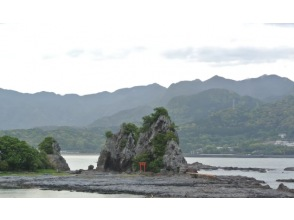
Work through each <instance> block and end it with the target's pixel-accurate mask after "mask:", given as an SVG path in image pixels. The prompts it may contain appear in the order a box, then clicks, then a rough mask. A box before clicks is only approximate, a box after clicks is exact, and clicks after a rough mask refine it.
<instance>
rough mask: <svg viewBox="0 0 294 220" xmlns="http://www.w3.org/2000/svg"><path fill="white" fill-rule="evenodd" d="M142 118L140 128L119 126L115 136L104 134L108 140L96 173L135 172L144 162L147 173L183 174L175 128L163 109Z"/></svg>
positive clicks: (181, 157)
mask: <svg viewBox="0 0 294 220" xmlns="http://www.w3.org/2000/svg"><path fill="white" fill-rule="evenodd" d="M154 110H155V112H154V113H152V114H151V115H148V116H145V117H143V126H142V127H141V128H138V127H137V126H136V125H134V124H131V123H129V124H126V123H124V124H122V126H121V129H120V131H119V132H118V133H117V134H112V133H111V132H106V136H107V140H106V143H105V147H104V149H103V150H102V151H101V153H100V156H99V159H98V163H97V170H101V171H118V172H124V171H129V172H132V171H138V170H139V165H138V164H139V162H146V165H147V167H146V169H147V171H152V172H159V171H164V170H166V171H172V172H174V173H178V172H180V171H183V170H185V168H186V166H187V162H186V160H185V158H184V156H183V154H182V151H181V149H180V147H179V137H178V134H177V132H176V130H175V125H174V123H173V122H172V121H171V119H170V117H169V115H168V112H167V111H166V110H165V109H164V108H156V109H154Z"/></svg>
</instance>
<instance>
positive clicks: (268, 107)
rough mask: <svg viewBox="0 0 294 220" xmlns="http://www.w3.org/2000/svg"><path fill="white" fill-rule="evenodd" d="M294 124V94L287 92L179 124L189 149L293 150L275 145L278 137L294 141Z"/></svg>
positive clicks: (280, 139) (267, 151)
mask: <svg viewBox="0 0 294 220" xmlns="http://www.w3.org/2000/svg"><path fill="white" fill-rule="evenodd" d="M293 125H294V96H288V97H286V98H284V99H282V100H279V101H277V102H274V103H265V104H261V105H258V106H256V107H255V108H247V109H246V108H243V107H241V106H237V107H236V108H235V109H233V108H229V109H225V110H221V111H217V112H214V113H212V114H211V115H210V116H209V117H208V118H204V119H200V120H195V121H194V122H191V123H187V124H185V125H184V126H182V127H180V131H179V133H180V134H179V135H180V137H181V138H182V139H181V140H182V144H183V145H184V147H185V149H186V151H188V150H190V151H191V150H192V149H194V150H195V151H196V152H197V151H198V152H204V153H219V152H224V151H225V152H227V153H229V152H231V153H232V152H234V153H250V154H252V153H253V154H260V153H262V154H294V147H291V146H282V145H281V146H279V145H275V141H277V140H279V141H284V142H286V143H290V142H293V141H294V126H293ZM281 134H283V135H285V137H284V138H281V137H280V135H281ZM286 145H287V144H286Z"/></svg>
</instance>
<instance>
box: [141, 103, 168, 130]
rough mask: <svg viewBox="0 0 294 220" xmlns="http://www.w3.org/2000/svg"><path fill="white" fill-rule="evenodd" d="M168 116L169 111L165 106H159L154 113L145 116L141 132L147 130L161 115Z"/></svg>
mask: <svg viewBox="0 0 294 220" xmlns="http://www.w3.org/2000/svg"><path fill="white" fill-rule="evenodd" d="M162 115H163V116H166V117H168V118H170V117H169V115H168V111H167V110H166V109H165V108H164V107H158V108H155V109H154V113H152V114H151V115H147V116H144V117H143V125H142V127H141V129H140V130H141V132H146V131H148V129H149V128H150V127H151V125H152V124H153V123H154V122H156V121H157V119H158V118H159V117H160V116H162Z"/></svg>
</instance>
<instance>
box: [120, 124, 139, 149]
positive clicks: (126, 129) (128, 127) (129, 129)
mask: <svg viewBox="0 0 294 220" xmlns="http://www.w3.org/2000/svg"><path fill="white" fill-rule="evenodd" d="M122 129H123V133H124V135H127V136H128V135H130V134H132V136H133V138H134V140H135V144H136V143H137V141H138V139H139V128H138V127H137V126H136V125H135V124H133V123H123V124H122Z"/></svg>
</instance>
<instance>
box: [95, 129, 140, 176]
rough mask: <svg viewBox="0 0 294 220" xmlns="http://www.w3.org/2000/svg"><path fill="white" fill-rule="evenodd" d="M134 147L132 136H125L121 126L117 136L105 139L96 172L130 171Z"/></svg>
mask: <svg viewBox="0 0 294 220" xmlns="http://www.w3.org/2000/svg"><path fill="white" fill-rule="evenodd" d="M135 147H136V146H135V140H134V138H133V136H132V134H129V135H126V134H125V132H124V128H123V126H122V127H121V129H120V131H119V133H118V134H113V135H112V137H110V138H107V140H106V144H105V147H104V149H103V150H102V151H101V153H100V156H99V159H98V162H97V170H100V171H119V172H123V171H128V170H130V169H131V166H132V158H133V157H134V155H135Z"/></svg>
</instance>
